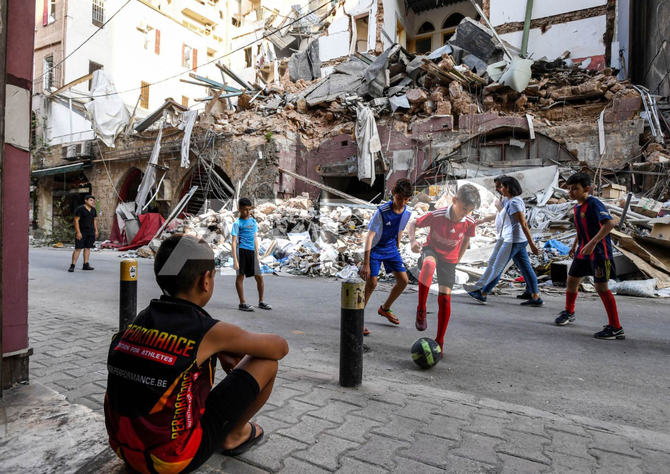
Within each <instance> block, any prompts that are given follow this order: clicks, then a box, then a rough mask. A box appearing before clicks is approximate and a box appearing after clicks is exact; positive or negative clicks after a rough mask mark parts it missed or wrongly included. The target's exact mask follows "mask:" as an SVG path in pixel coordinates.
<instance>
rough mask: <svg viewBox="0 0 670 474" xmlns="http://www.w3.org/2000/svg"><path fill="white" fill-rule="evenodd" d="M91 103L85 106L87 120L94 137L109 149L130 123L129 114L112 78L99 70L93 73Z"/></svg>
mask: <svg viewBox="0 0 670 474" xmlns="http://www.w3.org/2000/svg"><path fill="white" fill-rule="evenodd" d="M91 98H92V99H93V100H92V101H91V102H89V103H88V104H86V105H85V107H86V111H87V112H88V118H89V120H90V121H91V123H92V125H93V130H95V133H96V135H98V136H99V137H100V138H101V139H102V141H103V143H104V144H105V145H107V146H108V147H110V148H113V147H114V140H115V139H116V137H117V135H118V134H119V133H121V132H122V131H123V130H124V129H125V128H126V126H128V123H129V122H130V113H128V109H127V108H126V104H125V103H124V102H123V99H121V97H120V96H119V95H118V94H117V93H116V87H114V82H112V78H111V77H109V76H108V75H107V73H105V71H104V70H103V69H99V70H97V71H95V72H94V73H93V82H92V87H91Z"/></svg>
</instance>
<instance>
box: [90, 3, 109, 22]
mask: <svg viewBox="0 0 670 474" xmlns="http://www.w3.org/2000/svg"><path fill="white" fill-rule="evenodd" d="M105 9H106V5H105V0H91V23H92V24H93V25H95V26H97V27H98V28H102V26H103V25H104V24H105Z"/></svg>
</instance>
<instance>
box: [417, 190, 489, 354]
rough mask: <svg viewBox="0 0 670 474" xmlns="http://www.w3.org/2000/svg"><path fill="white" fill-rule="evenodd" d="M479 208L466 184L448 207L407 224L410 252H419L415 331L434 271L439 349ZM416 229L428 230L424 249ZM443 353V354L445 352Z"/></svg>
mask: <svg viewBox="0 0 670 474" xmlns="http://www.w3.org/2000/svg"><path fill="white" fill-rule="evenodd" d="M480 205H481V198H480V196H479V191H478V190H477V188H476V187H474V186H473V185H471V184H465V185H463V186H461V187H460V188H459V189H458V192H457V193H456V196H455V197H454V200H453V204H452V205H451V206H449V207H446V208H442V209H437V210H435V211H433V212H429V213H428V214H426V215H424V216H422V217H420V218H419V219H417V220H416V221H412V222H411V223H410V224H409V229H408V233H409V241H410V243H411V244H412V251H414V252H421V258H420V259H419V268H420V269H421V273H420V274H419V306H418V307H417V309H416V328H417V329H418V330H419V331H425V330H426V327H427V324H426V301H427V300H428V291H429V290H430V285H431V283H432V282H433V274H434V273H435V270H436V269H437V283H438V285H439V295H438V297H437V302H438V306H439V311H438V317H437V336H436V337H435V341H436V342H437V343H438V344H439V345H440V348H442V347H443V345H444V333H445V332H447V325H448V324H449V317H450V316H451V289H452V288H453V286H454V283H455V281H456V264H458V262H459V261H460V260H461V257H463V254H464V253H465V251H466V250H467V249H468V246H469V245H470V238H471V237H474V235H475V228H476V223H475V220H474V219H473V218H472V217H471V216H470V213H471V212H472V211H474V210H475V209H477V208H478V207H479V206H480ZM417 227H419V228H421V227H430V233H429V234H428V239H427V240H426V243H425V244H424V245H423V248H422V247H421V244H419V242H417V240H416V235H415V234H416V228H417ZM442 354H443V355H444V352H442Z"/></svg>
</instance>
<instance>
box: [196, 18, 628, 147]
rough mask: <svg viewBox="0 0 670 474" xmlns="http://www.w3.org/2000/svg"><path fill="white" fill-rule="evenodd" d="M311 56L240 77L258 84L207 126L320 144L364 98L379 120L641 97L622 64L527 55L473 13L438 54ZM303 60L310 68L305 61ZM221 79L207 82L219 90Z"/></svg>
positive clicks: (345, 125)
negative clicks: (326, 68)
mask: <svg viewBox="0 0 670 474" xmlns="http://www.w3.org/2000/svg"><path fill="white" fill-rule="evenodd" d="M315 43H318V42H312V43H310V47H312V46H311V45H313V44H315ZM309 54H310V53H309V50H306V52H301V53H297V54H295V55H293V56H292V57H291V59H290V61H289V64H284V66H283V68H282V70H283V75H282V76H281V80H280V81H278V82H269V83H267V84H266V83H262V84H256V85H253V86H252V85H250V84H247V83H245V82H244V81H239V82H240V83H241V84H242V85H244V86H245V88H248V89H246V90H244V91H240V94H241V95H239V96H238V97H237V98H236V100H237V103H236V104H235V105H233V104H232V103H231V102H225V101H223V100H220V99H219V95H220V94H215V95H214V96H213V97H212V99H211V101H212V102H213V103H212V104H210V105H213V106H212V107H210V106H209V105H208V107H207V109H206V112H205V114H204V117H202V118H201V121H202V122H203V125H204V126H211V127H213V129H214V130H215V131H216V132H217V133H229V134H231V135H249V134H258V135H266V134H267V133H268V132H272V133H286V131H292V132H294V133H298V134H300V135H302V136H303V138H304V139H305V141H306V145H307V146H308V147H312V146H318V144H319V143H320V142H321V141H323V140H324V139H326V138H329V137H332V136H334V135H335V134H337V133H349V134H353V131H354V127H355V121H356V118H357V115H358V113H359V112H358V108H357V104H361V103H362V104H365V105H366V106H368V107H370V108H372V109H373V110H374V112H375V115H376V117H377V118H381V117H384V116H388V117H390V116H393V117H394V118H396V119H398V120H400V121H403V122H407V123H410V122H413V121H414V120H417V119H423V118H428V117H435V116H445V115H454V116H458V115H465V114H471V113H483V112H497V113H502V114H505V115H520V116H523V115H525V114H527V113H532V114H533V115H535V116H536V117H537V118H539V119H543V120H546V121H548V122H550V123H551V122H558V121H563V120H571V121H574V120H580V119H584V120H593V119H594V118H597V117H598V115H599V114H600V113H601V112H602V110H603V109H604V108H605V107H606V106H607V105H608V104H616V101H618V100H621V99H624V98H630V97H636V98H639V97H640V92H639V91H638V90H636V89H635V88H634V87H633V86H632V85H631V84H630V83H629V82H627V81H624V82H620V81H618V80H617V79H616V72H615V71H614V70H612V69H610V68H605V69H604V70H602V71H595V70H589V69H587V66H588V64H587V63H586V62H584V63H576V62H573V61H572V60H570V59H569V56H570V53H569V52H566V53H564V54H563V55H562V56H561V57H560V58H557V59H555V60H553V61H548V60H546V59H545V58H542V59H540V60H537V61H534V60H530V59H521V58H520V57H519V56H518V54H519V51H517V50H515V49H514V48H513V47H511V46H510V45H508V44H506V43H499V42H498V41H497V40H496V38H495V34H494V32H493V31H492V30H490V29H488V28H486V27H485V26H483V25H482V24H480V23H479V22H476V21H474V20H472V19H470V18H465V19H464V20H463V21H462V22H461V24H460V25H459V26H458V27H457V29H456V33H455V34H454V36H453V37H452V38H451V39H450V40H449V42H448V43H447V44H445V45H444V46H443V47H441V48H439V49H437V50H435V51H433V52H431V53H429V54H425V55H421V54H412V53H409V52H407V51H406V50H405V49H404V48H403V47H402V46H400V45H398V44H395V45H393V46H391V47H390V48H388V49H387V50H386V51H384V52H383V53H381V54H380V55H379V56H373V55H371V54H367V53H366V54H361V53H355V55H352V56H350V57H349V58H345V59H344V60H342V61H337V62H336V63H334V64H333V65H332V66H331V67H332V68H333V70H332V72H331V73H330V74H329V75H327V76H326V77H323V78H320V75H317V74H314V73H313V72H310V73H309V74H307V73H306V72H304V71H302V70H303V69H306V68H308V66H309V67H312V66H310V65H311V64H312V62H310V61H309V60H308V58H307V56H309ZM506 55H509V58H510V59H507V57H506ZM303 56H305V57H304V58H303ZM301 58H302V59H301ZM512 58H513V59H512ZM301 61H302V62H304V63H305V64H307V66H304V67H301V66H300V64H302V63H301ZM319 66H321V65H320V63H319ZM296 71H302V72H296ZM226 73H227V74H230V75H233V76H234V73H233V72H232V71H229V70H227V69H226ZM192 77H196V78H197V76H195V75H192ZM212 82H213V81H211V80H208V82H207V83H208V85H209V86H210V87H213V90H216V87H217V85H216V84H215V85H214V86H212ZM220 86H221V88H222V89H223V84H220ZM222 89H221V90H222ZM574 106H578V107H574Z"/></svg>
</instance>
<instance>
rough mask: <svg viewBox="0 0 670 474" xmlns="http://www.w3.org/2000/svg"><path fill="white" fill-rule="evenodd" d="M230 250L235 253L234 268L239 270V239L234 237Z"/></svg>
mask: <svg viewBox="0 0 670 474" xmlns="http://www.w3.org/2000/svg"><path fill="white" fill-rule="evenodd" d="M230 249H231V251H232V253H233V268H234V269H235V270H237V269H238V263H237V237H236V236H234V235H233V240H232V241H231V242H230Z"/></svg>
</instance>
